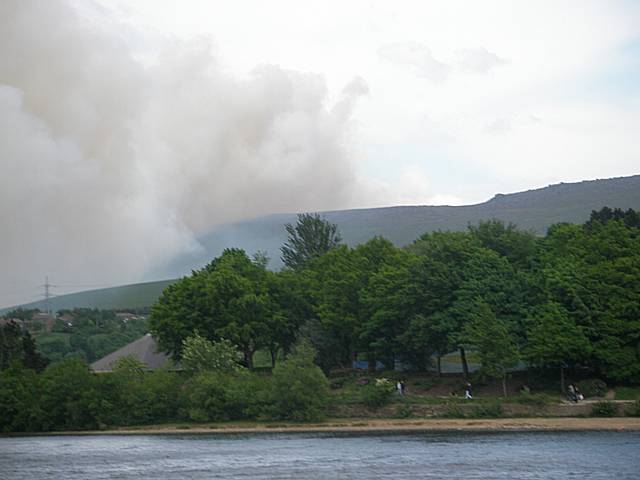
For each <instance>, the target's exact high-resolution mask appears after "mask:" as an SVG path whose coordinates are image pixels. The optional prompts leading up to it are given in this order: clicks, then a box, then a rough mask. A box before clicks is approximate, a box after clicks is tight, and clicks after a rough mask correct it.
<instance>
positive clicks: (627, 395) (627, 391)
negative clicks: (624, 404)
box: [615, 387, 640, 400]
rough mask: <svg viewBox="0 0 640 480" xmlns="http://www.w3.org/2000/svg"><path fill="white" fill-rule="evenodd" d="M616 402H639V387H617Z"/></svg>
mask: <svg viewBox="0 0 640 480" xmlns="http://www.w3.org/2000/svg"><path fill="white" fill-rule="evenodd" d="M615 398H616V400H640V387H617V388H616V397H615Z"/></svg>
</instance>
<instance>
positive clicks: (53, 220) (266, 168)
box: [0, 0, 367, 305]
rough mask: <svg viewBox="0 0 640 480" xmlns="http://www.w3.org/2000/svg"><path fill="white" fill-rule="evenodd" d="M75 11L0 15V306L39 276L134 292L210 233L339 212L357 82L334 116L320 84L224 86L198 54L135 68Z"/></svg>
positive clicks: (350, 182) (304, 79)
mask: <svg viewBox="0 0 640 480" xmlns="http://www.w3.org/2000/svg"><path fill="white" fill-rule="evenodd" d="M83 5H84V7H85V11H84V12H79V11H77V10H76V9H74V8H73V7H72V6H70V5H69V4H67V3H64V2H58V1H51V2H50V1H46V2H42V1H36V0H4V1H3V2H0V168H1V173H0V222H1V223H0V224H1V227H0V228H1V230H0V265H1V267H2V268H1V271H0V305H8V304H11V303H14V302H18V301H25V300H30V299H32V298H31V297H33V296H34V294H35V295H37V292H36V291H33V292H32V291H31V290H29V289H30V288H32V286H33V285H34V283H35V282H38V281H39V280H40V279H42V278H43V277H44V276H45V275H47V274H48V275H50V276H51V277H52V278H53V279H54V280H56V279H57V280H59V281H62V282H65V281H67V282H68V281H73V282H74V283H91V284H95V283H125V282H131V281H136V280H140V279H142V277H143V275H144V272H145V271H147V270H148V269H149V268H151V267H152V266H153V265H154V264H156V263H158V262H163V261H165V260H167V259H169V258H171V257H172V256H173V255H175V254H177V253H179V252H184V251H185V250H188V249H198V248H199V245H198V243H197V241H196V238H197V235H198V234H200V233H202V232H205V231H207V230H210V229H211V228H212V227H213V226H215V225H217V224H220V223H223V222H227V221H231V220H238V219H241V218H247V217H252V216H257V215H261V214H265V213H271V212H283V211H305V210H326V209H333V208H339V207H341V206H344V205H345V204H348V203H349V202H350V201H351V199H352V196H353V195H354V192H355V191H356V190H357V188H355V183H356V180H355V177H354V174H353V171H352V159H351V158H350V155H349V153H348V151H349V149H348V143H349V138H348V136H347V134H346V133H345V132H348V131H349V128H348V125H349V122H350V118H351V111H352V109H353V105H354V100H355V98H356V97H358V96H360V95H363V94H366V92H367V87H366V83H364V81H363V80H361V79H356V80H354V82H352V83H351V84H350V85H348V86H347V87H346V88H345V89H344V91H343V97H342V98H341V99H339V101H338V103H337V104H336V105H334V106H332V105H328V100H327V97H328V93H327V88H326V86H325V82H324V79H323V78H322V77H321V76H318V75H314V74H305V73H299V72H293V71H287V70H284V69H282V68H280V67H278V66H261V67H258V68H256V69H255V70H254V71H252V72H251V73H250V74H249V75H248V76H247V77H246V78H242V79H239V78H235V77H233V76H230V75H229V74H228V73H225V70H224V68H223V66H221V65H220V64H219V62H218V60H217V58H216V56H215V54H214V53H213V52H212V48H211V45H210V42H209V41H207V40H200V41H194V42H192V43H188V44H185V43H179V42H175V41H172V42H167V43H166V45H164V46H163V47H162V49H161V54H160V55H158V56H157V58H155V59H154V60H153V61H150V60H149V58H145V60H144V61H141V60H139V59H138V57H137V56H136V55H134V53H133V51H134V50H133V48H132V47H131V46H130V44H129V43H128V41H127V39H128V38H129V39H130V38H135V37H136V35H137V33H136V32H130V31H128V30H127V29H126V28H125V27H123V26H120V25H118V24H117V23H115V22H112V21H110V20H109V18H108V16H106V13H104V12H103V13H101V11H100V9H99V8H97V7H96V8H94V9H87V8H86V7H87V4H86V3H85V2H83ZM88 10H90V11H91V15H87V14H86V11H88Z"/></svg>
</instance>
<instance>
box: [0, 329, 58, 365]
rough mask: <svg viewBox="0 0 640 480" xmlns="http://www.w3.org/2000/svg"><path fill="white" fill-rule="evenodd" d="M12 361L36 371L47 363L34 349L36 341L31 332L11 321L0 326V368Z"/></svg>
mask: <svg viewBox="0 0 640 480" xmlns="http://www.w3.org/2000/svg"><path fill="white" fill-rule="evenodd" d="M14 361H17V362H20V363H21V364H22V365H23V366H24V367H26V368H31V369H33V370H36V371H38V372H39V371H41V370H43V369H44V368H45V367H46V366H47V363H49V362H48V360H47V359H46V358H44V357H43V356H42V355H40V353H38V352H37V351H36V343H35V341H34V340H33V337H32V336H31V334H30V333H29V332H28V331H27V330H24V331H23V330H22V328H21V327H20V325H18V324H17V323H15V322H12V321H11V322H8V323H6V324H4V325H2V326H0V370H4V369H5V368H7V367H8V366H9V365H10V364H11V363H12V362H14Z"/></svg>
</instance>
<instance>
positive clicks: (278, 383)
mask: <svg viewBox="0 0 640 480" xmlns="http://www.w3.org/2000/svg"><path fill="white" fill-rule="evenodd" d="M315 354H316V353H315V350H314V349H313V348H312V347H311V346H310V345H308V344H306V343H303V344H302V345H300V346H298V347H297V348H296V349H295V350H294V352H293V353H292V354H291V355H289V356H288V357H287V359H286V360H285V361H284V362H282V363H280V364H278V365H277V366H276V368H275V369H274V370H273V390H272V398H273V404H272V415H273V417H274V418H276V419H283V420H294V421H315V420H319V419H321V418H322V417H324V414H325V407H326V404H327V402H328V400H329V381H328V380H327V377H325V375H324V373H322V370H320V368H319V367H318V366H317V365H315V364H314V363H313V359H314V357H315Z"/></svg>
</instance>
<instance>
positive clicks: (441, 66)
mask: <svg viewBox="0 0 640 480" xmlns="http://www.w3.org/2000/svg"><path fill="white" fill-rule="evenodd" d="M378 57H379V58H381V59H383V60H385V61H387V62H390V63H392V64H394V65H397V66H399V67H404V68H408V69H410V70H411V71H412V72H413V73H414V74H415V75H416V76H418V77H423V78H427V79H428V80H431V81H432V82H434V83H440V82H443V81H445V80H446V79H448V78H449V77H450V76H451V75H452V74H454V73H476V74H486V73H489V72H490V71H491V70H492V69H494V68H496V67H500V66H502V65H507V64H508V63H509V61H508V60H505V59H503V58H500V57H498V56H497V55H496V54H495V53H492V52H490V51H488V50H487V49H486V48H484V47H479V48H466V49H460V50H456V51H455V52H454V55H453V59H452V60H451V61H449V62H444V61H441V60H437V59H436V58H435V57H434V56H433V54H432V53H431V50H430V49H429V48H428V47H427V46H426V45H423V44H421V43H418V42H403V43H391V44H387V45H383V46H382V47H380V48H379V49H378Z"/></svg>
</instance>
